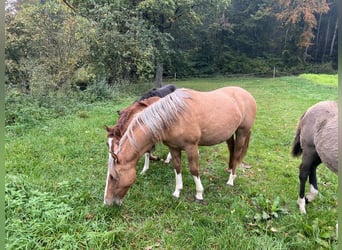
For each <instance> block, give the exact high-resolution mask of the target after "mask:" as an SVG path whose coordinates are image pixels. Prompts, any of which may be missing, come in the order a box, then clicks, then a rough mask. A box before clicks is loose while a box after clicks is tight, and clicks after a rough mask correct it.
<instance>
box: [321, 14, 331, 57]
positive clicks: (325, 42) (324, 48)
mask: <svg viewBox="0 0 342 250" xmlns="http://www.w3.org/2000/svg"><path fill="white" fill-rule="evenodd" d="M329 29H330V19H329V20H328V24H327V32H326V34H325V41H324V47H323V54H322V63H324V57H325V51H326V50H327V45H328V37H329Z"/></svg>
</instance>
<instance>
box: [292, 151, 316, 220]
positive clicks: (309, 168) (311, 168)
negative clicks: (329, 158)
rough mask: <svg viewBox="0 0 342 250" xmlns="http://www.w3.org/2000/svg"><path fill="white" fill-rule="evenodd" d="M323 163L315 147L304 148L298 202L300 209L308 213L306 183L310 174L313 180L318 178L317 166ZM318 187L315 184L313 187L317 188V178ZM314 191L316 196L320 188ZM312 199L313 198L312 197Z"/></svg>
mask: <svg viewBox="0 0 342 250" xmlns="http://www.w3.org/2000/svg"><path fill="white" fill-rule="evenodd" d="M320 163H321V160H320V158H319V157H318V155H317V153H316V151H315V149H314V148H307V149H304V150H303V155H302V163H301V164H300V169H299V181H300V185H299V197H298V200H297V204H298V206H299V210H300V212H301V213H304V214H305V213H306V210H305V203H306V200H305V197H304V196H305V183H306V181H307V179H308V177H309V176H310V179H311V180H312V181H314V180H316V168H317V166H318V165H319V164H320ZM315 185H316V187H314V186H313V188H317V180H316V184H315ZM311 191H312V193H316V194H315V196H316V195H317V193H318V190H317V189H316V191H317V192H315V191H314V190H311ZM311 200H312V199H311Z"/></svg>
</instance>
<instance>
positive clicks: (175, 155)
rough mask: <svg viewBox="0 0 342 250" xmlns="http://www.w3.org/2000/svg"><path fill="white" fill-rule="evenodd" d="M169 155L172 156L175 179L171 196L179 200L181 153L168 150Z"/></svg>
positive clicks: (181, 181)
mask: <svg viewBox="0 0 342 250" xmlns="http://www.w3.org/2000/svg"><path fill="white" fill-rule="evenodd" d="M170 154H172V160H173V168H174V171H175V177H176V188H175V191H174V192H173V194H172V195H173V196H174V197H176V198H179V195H180V192H181V190H182V189H183V178H182V166H181V151H180V150H176V149H171V148H170Z"/></svg>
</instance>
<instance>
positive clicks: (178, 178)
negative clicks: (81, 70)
mask: <svg viewBox="0 0 342 250" xmlns="http://www.w3.org/2000/svg"><path fill="white" fill-rule="evenodd" d="M174 171H175V175H176V189H175V192H173V194H172V195H173V196H174V197H176V198H179V195H180V191H181V190H182V189H183V178H182V173H179V174H177V172H176V170H174Z"/></svg>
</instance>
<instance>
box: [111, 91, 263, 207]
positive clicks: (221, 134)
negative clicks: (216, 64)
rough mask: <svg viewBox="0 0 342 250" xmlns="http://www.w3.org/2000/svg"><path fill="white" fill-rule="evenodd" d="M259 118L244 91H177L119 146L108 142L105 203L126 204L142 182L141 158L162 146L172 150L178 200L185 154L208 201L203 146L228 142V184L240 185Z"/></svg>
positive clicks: (141, 116) (136, 121)
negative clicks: (238, 179)
mask: <svg viewBox="0 0 342 250" xmlns="http://www.w3.org/2000/svg"><path fill="white" fill-rule="evenodd" d="M255 116H256V102H255V99H254V98H253V96H252V95H251V94H250V93H249V92H247V91H246V90H244V89H242V88H239V87H224V88H220V89H217V90H213V91H210V92H200V91H195V90H191V89H184V88H183V89H177V90H176V91H175V92H173V93H171V94H169V95H167V96H166V97H164V98H162V99H160V100H159V101H157V102H155V103H153V104H151V105H150V106H148V107H147V108H145V109H144V110H143V111H141V112H139V113H138V114H136V115H135V117H134V118H133V120H132V121H131V123H130V124H129V126H128V128H127V131H126V132H125V134H124V135H123V137H122V138H121V140H120V142H119V145H118V147H115V145H113V143H111V141H110V138H109V140H108V146H109V159H108V173H107V181H106V188H105V194H104V203H105V204H107V205H111V204H113V203H116V204H119V205H121V203H122V201H123V198H124V196H125V194H126V193H127V191H128V189H129V188H130V186H131V185H132V184H133V183H134V181H135V178H136V165H137V162H138V160H139V159H140V157H141V156H142V155H143V154H144V153H145V152H146V151H148V150H149V149H150V148H151V146H152V145H154V144H155V143H157V142H163V143H164V144H165V145H167V146H168V147H169V151H170V153H171V155H172V160H173V165H174V171H175V175H176V187H175V191H174V193H173V196H175V197H179V196H180V192H181V190H182V188H183V180H182V175H181V151H182V150H184V151H185V152H186V155H187V159H188V164H189V168H190V172H191V174H192V176H193V179H194V182H195V185H196V195H195V197H196V199H197V200H202V199H203V190H204V189H203V186H202V183H201V179H200V175H199V165H198V162H199V160H198V146H212V145H216V144H219V143H222V142H226V143H227V146H228V149H229V152H230V154H229V170H230V171H231V174H230V176H229V180H228V182H227V184H228V185H231V186H233V185H234V179H235V178H236V173H235V170H236V167H237V165H238V164H240V163H241V162H242V160H243V158H244V156H245V154H246V152H247V149H248V144H249V139H250V136H251V129H252V126H253V124H254V120H255Z"/></svg>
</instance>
